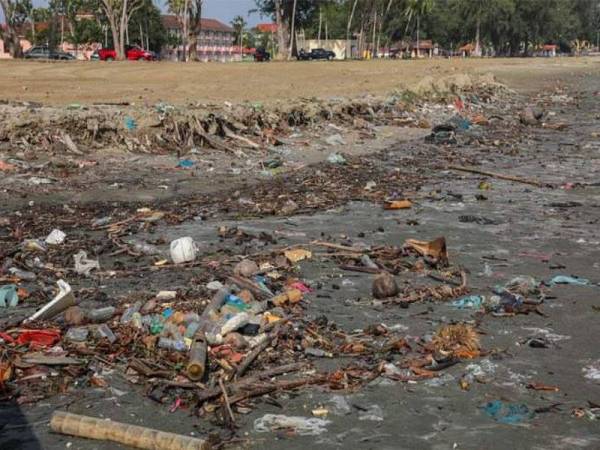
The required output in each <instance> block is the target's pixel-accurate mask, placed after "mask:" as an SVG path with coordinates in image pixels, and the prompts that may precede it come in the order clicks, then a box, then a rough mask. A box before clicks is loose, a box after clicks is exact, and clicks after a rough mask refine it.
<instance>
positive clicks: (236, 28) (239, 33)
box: [231, 16, 248, 51]
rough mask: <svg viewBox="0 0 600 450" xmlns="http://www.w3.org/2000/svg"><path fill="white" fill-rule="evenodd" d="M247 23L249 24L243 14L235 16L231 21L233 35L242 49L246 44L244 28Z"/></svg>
mask: <svg viewBox="0 0 600 450" xmlns="http://www.w3.org/2000/svg"><path fill="white" fill-rule="evenodd" d="M247 25H248V24H247V23H246V21H245V20H244V18H243V17H242V16H235V17H234V18H233V20H232V21H231V26H232V27H233V37H234V40H235V42H236V43H237V44H238V45H239V46H240V51H241V48H242V47H243V45H244V29H245V28H246V26H247Z"/></svg>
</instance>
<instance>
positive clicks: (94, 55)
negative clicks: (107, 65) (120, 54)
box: [90, 50, 100, 61]
mask: <svg viewBox="0 0 600 450" xmlns="http://www.w3.org/2000/svg"><path fill="white" fill-rule="evenodd" d="M90 61H100V55H99V54H98V50H94V52H93V53H92V54H91V55H90Z"/></svg>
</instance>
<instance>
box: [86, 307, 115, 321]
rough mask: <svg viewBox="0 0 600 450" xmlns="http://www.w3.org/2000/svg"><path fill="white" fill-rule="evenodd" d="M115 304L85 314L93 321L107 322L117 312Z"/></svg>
mask: <svg viewBox="0 0 600 450" xmlns="http://www.w3.org/2000/svg"><path fill="white" fill-rule="evenodd" d="M115 311H116V309H115V307H114V306H106V307H104V308H97V309H92V310H91V311H87V312H86V313H85V316H86V317H87V318H88V320H90V321H91V322H106V321H107V320H109V319H110V318H111V317H112V316H113V315H114V314H115Z"/></svg>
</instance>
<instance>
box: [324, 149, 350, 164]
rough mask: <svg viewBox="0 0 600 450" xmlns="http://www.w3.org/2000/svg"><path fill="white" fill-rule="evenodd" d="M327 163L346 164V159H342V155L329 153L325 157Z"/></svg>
mask: <svg viewBox="0 0 600 450" xmlns="http://www.w3.org/2000/svg"><path fill="white" fill-rule="evenodd" d="M327 161H329V162H330V163H331V164H346V158H344V156H343V155H341V154H339V153H335V152H333V153H331V154H330V155H329V156H328V157H327Z"/></svg>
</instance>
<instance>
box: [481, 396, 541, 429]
mask: <svg viewBox="0 0 600 450" xmlns="http://www.w3.org/2000/svg"><path fill="white" fill-rule="evenodd" d="M481 409H482V410H483V411H484V412H485V413H486V414H487V415H488V416H490V417H491V418H493V419H494V420H495V421H496V422H500V423H505V424H509V425H515V424H518V423H521V422H524V421H526V420H529V419H531V418H533V416H534V412H533V411H531V410H530V409H529V408H528V407H527V405H524V404H518V403H505V402H503V401H502V400H493V401H491V402H488V403H486V404H485V405H484V406H482V407H481Z"/></svg>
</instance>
